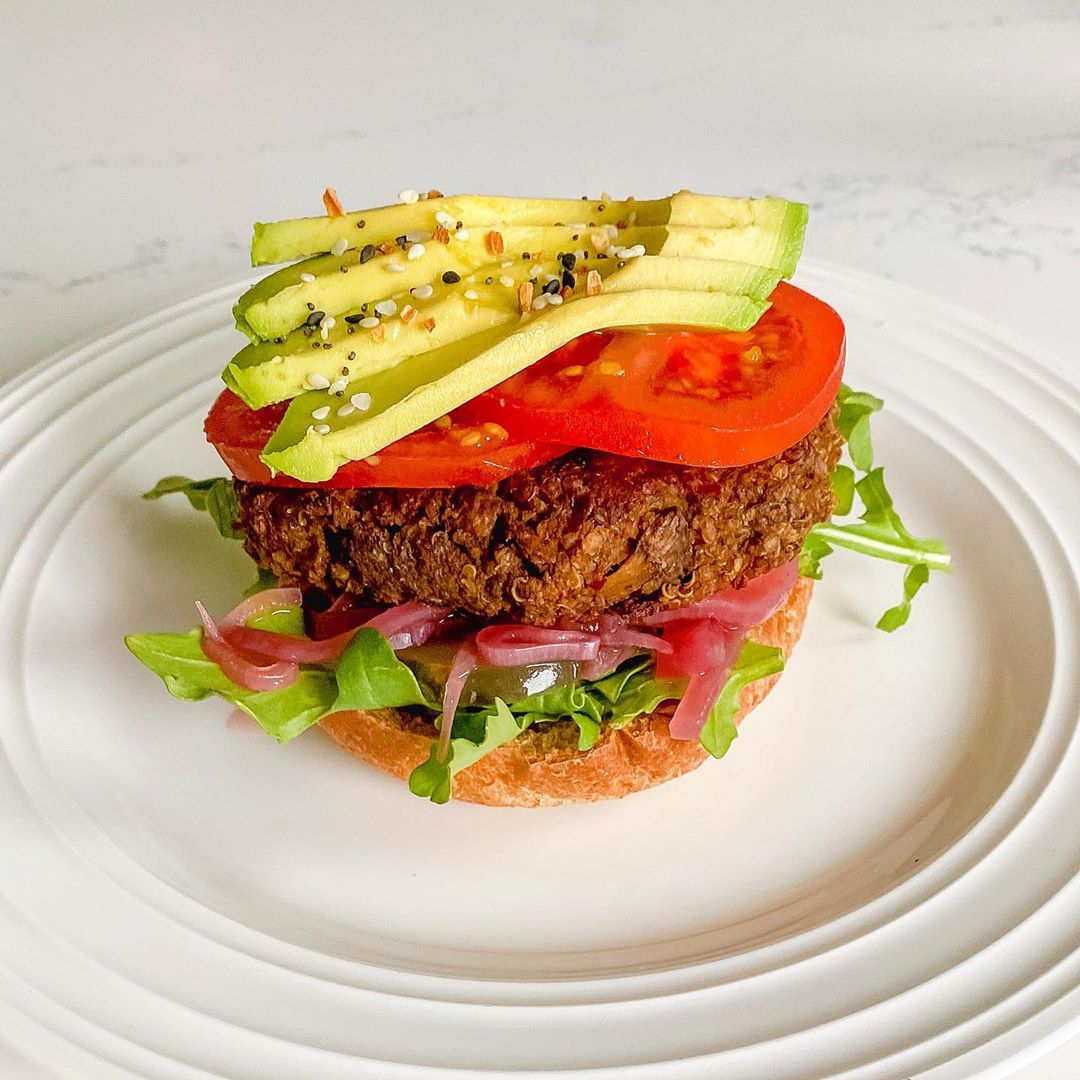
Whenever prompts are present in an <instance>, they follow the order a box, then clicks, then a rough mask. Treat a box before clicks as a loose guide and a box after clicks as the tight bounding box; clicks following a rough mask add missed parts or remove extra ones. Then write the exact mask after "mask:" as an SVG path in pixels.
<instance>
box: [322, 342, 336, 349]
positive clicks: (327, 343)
mask: <svg viewBox="0 0 1080 1080" xmlns="http://www.w3.org/2000/svg"><path fill="white" fill-rule="evenodd" d="M333 347H334V346H333V345H331V344H330V342H329V341H324V342H323V348H324V349H332V348H333Z"/></svg>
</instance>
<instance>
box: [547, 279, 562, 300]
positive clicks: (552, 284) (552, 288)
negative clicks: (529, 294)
mask: <svg viewBox="0 0 1080 1080" xmlns="http://www.w3.org/2000/svg"><path fill="white" fill-rule="evenodd" d="M558 291H559V282H558V280H557V279H554V280H552V281H549V282H548V283H547V284H546V285H545V286H544V292H546V293H547V294H548V296H554V295H555V294H556V293H557V292H558Z"/></svg>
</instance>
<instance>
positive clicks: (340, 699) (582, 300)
mask: <svg viewBox="0 0 1080 1080" xmlns="http://www.w3.org/2000/svg"><path fill="white" fill-rule="evenodd" d="M323 202H324V209H325V211H326V212H325V214H323V215H320V216H318V217H310V218H299V219H291V220H285V221H277V222H273V223H268V224H264V223H259V224H256V226H255V230H254V239H253V243H252V262H253V265H256V266H259V265H266V264H271V263H274V264H278V263H280V264H285V266H284V268H283V269H278V270H276V271H274V272H273V273H271V274H269V276H267V277H265V278H264V279H263V280H261V281H259V282H258V283H257V284H255V285H253V286H252V287H251V288H250V289H249V290H248V291H247V292H246V293H244V295H243V296H241V297H240V299H239V301H238V302H237V304H236V306H235V308H234V315H235V319H236V325H237V328H238V329H239V330H240V331H241V332H242V333H243V334H244V335H245V337H246V338H247V339H248V340H247V343H246V344H245V345H244V347H243V348H241V349H240V351H239V352H238V353H237V354H236V355H235V356H234V357H233V359H232V360H231V361H230V362H229V363H228V364H227V366H226V367H225V369H224V372H223V380H224V383H225V388H224V390H223V391H222V392H221V394H220V396H219V397H218V398H217V400H216V401H215V402H214V404H213V406H212V407H211V409H210V412H209V415H208V416H207V418H206V423H205V431H206V436H207V438H208V439H209V441H210V442H211V443H212V444H213V446H214V447H215V448H216V450H217V451H218V453H219V454H220V456H221V458H222V461H223V462H224V464H225V465H226V466H227V468H228V470H229V474H230V475H229V476H226V477H214V478H210V479H203V480H192V479H189V478H187V477H183V476H170V477H166V478H165V479H164V480H162V481H161V482H160V483H159V484H158V485H157V486H156V487H155V488H154V489H153V490H152V491H149V492H147V493H146V497H147V498H152V499H154V498H159V497H162V496H164V495H169V494H182V495H184V496H186V497H187V499H188V501H189V502H190V503H191V505H192V506H193V507H194V508H195V509H196V510H201V511H206V512H208V513H209V515H210V516H211V518H212V519H213V521H214V523H215V524H216V526H217V529H218V531H219V532H220V533H221V535H222V536H224V537H227V538H231V539H239V540H241V541H242V542H243V545H244V548H245V550H246V551H247V553H248V554H249V555H250V556H251V558H252V559H253V560H254V562H255V565H256V567H257V572H258V579H257V581H256V584H255V585H254V586H253V587H252V588H251V589H249V590H248V593H247V595H246V596H245V597H244V598H243V599H241V600H240V602H239V603H238V604H237V606H236V607H235V608H234V609H233V610H232V611H230V612H228V613H226V614H220V613H219V614H217V615H215V614H212V613H211V612H209V611H207V610H206V608H205V607H203V605H202V604H197V605H196V606H197V609H198V613H199V625H198V626H197V627H196V628H195V629H193V630H191V631H189V632H188V633H160V634H134V635H131V636H130V637H128V638H127V644H128V646H129V648H130V649H131V651H132V652H133V653H134V654H135V656H136V657H137V658H138V659H139V660H141V661H142V662H143V663H144V664H145V665H146V666H147V667H149V668H150V669H151V670H152V671H154V672H156V673H157V674H158V675H159V676H160V677H161V678H162V679H163V681H164V682H165V685H166V687H167V689H168V690H169V691H170V692H171V693H172V694H174V695H176V696H178V697H181V698H185V699H189V700H193V699H199V698H205V697H208V696H210V695H216V696H218V697H220V698H224V699H226V700H227V701H229V702H231V703H233V704H234V705H235V706H238V707H239V708H240V709H242V710H244V711H245V712H247V713H248V714H250V715H251V716H252V717H254V719H255V720H256V721H258V723H259V724H260V725H261V726H262V727H263V728H264V729H265V730H266V732H267V733H269V734H270V735H271V736H273V737H274V738H275V739H277V740H278V741H279V742H282V743H286V742H288V741H290V740H291V739H293V738H295V737H297V736H299V735H300V734H301V733H303V732H305V731H306V730H307V729H308V728H311V727H315V726H319V727H321V728H322V730H323V731H324V732H325V733H326V734H327V735H328V736H329V737H330V738H331V739H333V740H334V742H336V743H337V744H338V745H340V746H341V747H342V748H343V749H345V750H346V751H348V752H349V753H351V754H353V755H355V756H356V757H357V758H360V759H361V760H362V761H364V762H366V763H367V764H369V765H373V766H375V767H376V768H380V769H383V770H385V771H387V772H389V773H392V774H393V775H395V776H398V777H400V778H402V779H405V780H407V781H408V786H409V788H410V790H411V791H412V792H413V793H414V794H416V795H420V796H424V797H427V798H430V799H431V800H432V801H434V802H437V803H443V802H446V801H447V800H448V799H450V798H451V797H454V798H457V799H462V800H467V801H471V802H478V803H485V804H488V805H499V806H542V805H550V804H556V803H562V802H570V801H582V800H596V799H606V798H616V797H620V796H623V795H627V794H629V793H631V792H635V791H640V790H642V789H644V788H648V787H651V786H653V785H656V784H659V783H662V782H663V781H666V780H670V779H672V778H674V777H677V776H679V775H681V774H683V773H686V772H688V771H689V770H691V769H694V768H696V767H697V766H699V765H700V764H702V762H704V761H705V760H706V759H707V758H709V757H716V758H719V757H722V756H724V754H725V753H726V752H727V751H728V749H729V747H730V746H731V744H732V741H733V740H734V738H735V737H736V734H737V730H738V724H739V723H740V721H741V720H742V719H743V718H744V717H745V716H746V714H747V713H748V712H749V711H750V710H751V709H752V708H754V707H755V706H756V705H757V704H758V703H759V702H760V701H761V700H762V699H763V698H764V697H765V695H766V694H767V693H768V692H769V690H770V689H771V688H772V686H773V685H774V684H775V682H776V680H777V678H778V677H779V674H780V672H781V670H782V669H783V667H784V664H785V662H786V660H787V659H788V657H789V656H790V654H791V651H792V649H793V647H794V645H795V643H796V641H797V640H798V639H799V636H800V634H801V633H802V629H803V625H804V622H805V620H806V616H807V610H808V606H809V602H810V597H811V593H812V590H813V585H814V581H815V580H816V579H818V578H820V577H821V573H822V560H823V559H824V558H825V557H826V556H828V555H829V554H830V553H831V552H832V551H833V550H834V549H836V548H844V549H847V550H848V551H852V552H856V553H861V554H864V555H867V556H870V557H874V558H884V559H887V560H890V561H892V562H895V563H898V564H902V565H903V566H905V567H906V570H905V573H904V579H903V594H902V598H901V600H900V602H899V603H898V604H897V605H895V606H894V607H892V608H890V609H889V610H888V611H886V613H885V614H884V615H883V616H882V618H881V620H880V622H879V624H878V625H879V627H880V628H881V629H884V630H887V631H892V630H895V629H897V628H898V627H899V626H901V625H903V623H905V622H906V621H907V618H908V614H909V611H910V607H911V601H912V599H913V598H914V596H915V593H916V592H917V591H918V589H919V588H920V587H921V586H922V585H923V584H924V583H925V582H926V581H927V580H928V578H929V575H930V573H931V572H932V571H934V570H939V571H947V570H949V569H950V563H949V557H948V554H947V553H946V550H945V548H944V545H943V544H942V543H941V542H940V541H937V540H925V539H920V538H918V537H916V536H914V535H913V534H912V533H910V532H909V531H908V529H907V528H906V527H905V526H904V524H903V522H902V521H901V519H900V517H899V516H898V514H897V512H896V510H895V508H894V507H893V504H892V500H891V498H890V497H889V494H888V491H887V488H886V487H885V483H884V474H883V472H882V469H881V468H880V467H879V466H875V464H874V461H873V447H872V442H871V437H870V418H871V416H872V415H873V414H874V413H875V412H877V411H878V410H879V409H880V408H881V407H882V402H881V400H880V399H878V398H876V397H874V396H873V395H871V394H868V393H860V392H858V391H854V390H852V389H851V388H850V387H849V386H847V385H846V384H845V383H844V382H843V381H842V379H843V370H844V358H845V348H844V345H845V337H844V326H843V323H842V321H841V319H840V317H839V316H838V315H837V313H836V312H835V311H833V309H832V308H830V307H829V306H828V305H827V304H825V303H824V302H823V301H821V300H819V299H817V298H816V297H814V296H811V295H810V294H808V293H806V292H804V291H802V290H800V289H798V288H796V287H795V286H793V285H791V284H789V283H788V282H787V280H786V279H787V278H788V277H790V276H791V275H792V273H793V272H794V270H795V268H796V264H797V262H798V259H799V256H800V254H801V251H802V244H803V235H804V231H805V227H806V221H807V208H806V207H805V206H803V205H801V204H799V203H794V202H790V201H787V200H784V199H780V198H773V197H770V198H723V197H718V196H706V195H697V194H693V193H691V192H687V191H682V192H679V193H677V194H675V195H673V196H671V197H669V198H663V199H651V200H636V199H633V198H627V199H618V200H616V199H611V198H610V197H609V196H606V195H604V196H601V198H600V199H597V200H592V199H581V200H577V199H528V198H505V197H490V196H455V197H446V196H444V195H442V194H441V193H440V192H437V191H429V192H427V193H426V194H423V195H421V194H420V193H419V192H416V191H408V192H403V193H402V194H401V196H400V198H399V201H398V202H397V203H395V204H393V205H388V206H382V207H377V208H373V209H368V210H360V211H351V212H346V211H345V210H344V208H343V207H342V205H341V203H340V201H339V200H338V197H337V195H336V193H335V192H334V191H333V190H332V189H327V191H326V193H325V194H324V197H323Z"/></svg>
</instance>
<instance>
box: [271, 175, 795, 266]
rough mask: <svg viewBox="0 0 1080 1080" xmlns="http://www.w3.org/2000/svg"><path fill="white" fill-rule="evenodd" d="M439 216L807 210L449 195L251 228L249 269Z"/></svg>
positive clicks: (425, 225)
mask: <svg viewBox="0 0 1080 1080" xmlns="http://www.w3.org/2000/svg"><path fill="white" fill-rule="evenodd" d="M436 215H440V216H442V215H446V216H448V217H449V218H451V219H453V221H454V222H455V224H456V222H458V221H460V222H462V223H463V224H464V225H465V226H466V227H467V228H469V229H473V228H482V227H487V228H500V227H502V226H507V227H510V226H515V225H554V224H555V223H557V222H562V223H564V224H574V223H577V224H583V225H584V226H585V227H587V228H588V227H591V226H592V225H605V224H611V225H617V224H620V223H625V224H636V225H694V226H703V227H705V228H710V229H729V228H732V227H739V226H745V225H758V226H761V227H764V228H771V227H773V226H775V225H777V224H780V223H782V222H783V221H785V220H786V219H787V218H788V216H790V217H791V219H792V220H791V224H792V225H793V226H797V225H800V219H801V226H805V224H806V207H805V206H802V205H801V204H800V203H790V202H788V201H787V200H786V199H778V198H775V197H769V198H764V199H733V198H727V197H724V196H720V195H697V194H695V193H694V192H691V191H680V192H677V193H676V194H675V195H672V196H671V197H670V198H667V199H645V200H642V201H640V202H639V201H638V200H636V199H617V200H611V199H605V200H598V199H521V198H508V197H503V196H489V195H456V196H452V197H450V198H438V199H423V200H421V201H420V202H418V203H412V204H398V205H396V206H380V207H376V208H375V209H373V210H359V211H356V212H354V213H350V214H344V215H342V216H340V217H310V218H293V219H291V220H288V221H273V222H261V221H258V222H256V223H255V228H254V234H253V236H252V241H251V265H252V266H265V265H267V264H270V263H282V262H291V261H292V260H294V259H302V258H306V257H307V256H309V255H318V254H321V253H322V252H327V251H329V250H330V249H331V248H332V247H333V246H334V244H336V243H338V242H340V241H341V240H345V242H346V244H347V245H348V246H349V247H350V248H359V247H362V246H363V245H364V244H376V245H378V244H381V243H384V242H386V241H387V240H393V239H394V237H396V236H400V235H401V234H402V233H409V232H413V231H415V230H426V231H428V232H432V231H434V229H435V226H436V225H437V224H438V223H439V219H438V218H437V217H436Z"/></svg>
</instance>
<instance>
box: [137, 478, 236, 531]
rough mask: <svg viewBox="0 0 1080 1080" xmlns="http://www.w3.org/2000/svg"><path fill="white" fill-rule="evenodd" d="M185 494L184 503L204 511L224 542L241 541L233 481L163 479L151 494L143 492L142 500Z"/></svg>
mask: <svg viewBox="0 0 1080 1080" xmlns="http://www.w3.org/2000/svg"><path fill="white" fill-rule="evenodd" d="M178 494H182V495H186V496H187V500H188V502H189V503H191V505H192V507H193V508H194V509H196V510H200V511H205V512H206V513H207V514H209V515H210V517H211V518H212V519H213V521H214V524H215V525H216V526H217V531H218V532H219V533H220V534H221V535H222V536H224V537H225V539H226V540H240V539H242V538H243V535H244V534H243V533H241V532H240V531H239V529H237V528H236V522H237V521H239V520H240V507H239V506H238V505H237V502H236V491H235V489H234V488H233V482H232V480H230V479H228V478H227V477H224V476H216V477H213V478H212V479H210V480H190V479H189V478H188V477H186V476H166V477H165V478H164V479H162V480H159V481H158V482H157V483H156V484H155V485H154V486H153V488H151V490H150V491H147V492H144V493H143V498H144V499H160V498H161V497H162V496H163V495H178Z"/></svg>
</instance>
